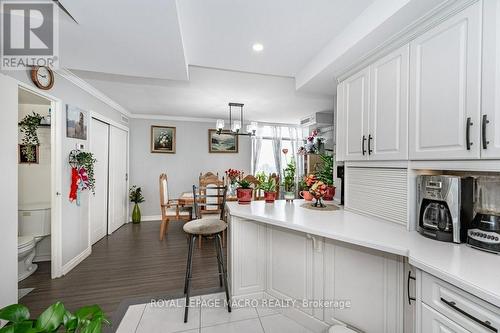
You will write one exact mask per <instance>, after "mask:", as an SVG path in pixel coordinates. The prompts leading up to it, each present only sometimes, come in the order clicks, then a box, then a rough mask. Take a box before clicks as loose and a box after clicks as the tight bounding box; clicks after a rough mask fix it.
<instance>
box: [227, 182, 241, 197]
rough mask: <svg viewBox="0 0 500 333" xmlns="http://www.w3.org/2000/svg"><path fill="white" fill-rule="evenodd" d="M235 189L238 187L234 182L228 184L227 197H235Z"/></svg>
mask: <svg viewBox="0 0 500 333" xmlns="http://www.w3.org/2000/svg"><path fill="white" fill-rule="evenodd" d="M237 187H238V184H237V183H236V182H234V183H231V184H229V186H228V188H227V195H228V196H229V197H235V196H236V188H237Z"/></svg>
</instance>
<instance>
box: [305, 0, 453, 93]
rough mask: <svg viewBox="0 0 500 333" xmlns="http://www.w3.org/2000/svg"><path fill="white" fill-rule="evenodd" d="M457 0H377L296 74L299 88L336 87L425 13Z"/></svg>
mask: <svg viewBox="0 0 500 333" xmlns="http://www.w3.org/2000/svg"><path fill="white" fill-rule="evenodd" d="M455 2H457V1H456V0H376V1H375V2H374V3H373V4H371V6H369V7H368V8H367V9H366V10H365V11H364V12H363V13H362V14H361V15H360V16H358V17H357V18H356V19H355V20H354V21H353V22H351V23H350V24H349V25H348V26H347V27H346V28H345V29H344V30H343V31H342V33H341V34H339V35H338V36H336V37H335V38H333V39H332V40H331V41H330V42H329V43H328V44H327V45H326V46H325V47H324V48H323V49H322V51H321V52H319V53H318V54H317V55H316V56H315V57H314V58H313V59H312V60H311V61H310V62H309V63H308V64H307V65H306V66H305V67H304V68H303V69H302V70H301V71H300V72H299V73H298V74H297V76H296V85H297V89H299V90H300V91H315V92H324V93H326V92H329V93H331V92H332V91H335V87H336V85H337V84H336V82H335V81H336V77H337V76H338V75H339V74H342V72H343V71H345V70H347V69H348V68H349V67H351V66H353V65H354V64H355V63H357V62H359V61H360V60H362V59H363V58H364V57H366V55H367V54H369V53H372V52H374V50H377V49H379V48H380V46H381V45H385V44H386V43H387V42H388V41H389V40H391V38H394V37H395V36H397V35H398V34H400V33H401V32H402V31H404V30H405V29H408V27H410V26H412V24H413V23H414V22H417V21H418V20H420V19H421V18H423V17H426V16H427V14H428V13H431V12H433V11H435V10H437V9H438V8H441V7H443V4H444V3H455Z"/></svg>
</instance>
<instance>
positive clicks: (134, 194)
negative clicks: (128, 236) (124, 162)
mask: <svg viewBox="0 0 500 333" xmlns="http://www.w3.org/2000/svg"><path fill="white" fill-rule="evenodd" d="M129 198H130V201H131V202H133V203H134V210H133V211H132V223H141V209H140V208H139V204H140V203H142V202H144V196H143V195H142V189H141V188H140V187H137V186H136V185H134V186H132V187H131V188H130V191H129Z"/></svg>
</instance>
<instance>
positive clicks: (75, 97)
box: [0, 71, 127, 300]
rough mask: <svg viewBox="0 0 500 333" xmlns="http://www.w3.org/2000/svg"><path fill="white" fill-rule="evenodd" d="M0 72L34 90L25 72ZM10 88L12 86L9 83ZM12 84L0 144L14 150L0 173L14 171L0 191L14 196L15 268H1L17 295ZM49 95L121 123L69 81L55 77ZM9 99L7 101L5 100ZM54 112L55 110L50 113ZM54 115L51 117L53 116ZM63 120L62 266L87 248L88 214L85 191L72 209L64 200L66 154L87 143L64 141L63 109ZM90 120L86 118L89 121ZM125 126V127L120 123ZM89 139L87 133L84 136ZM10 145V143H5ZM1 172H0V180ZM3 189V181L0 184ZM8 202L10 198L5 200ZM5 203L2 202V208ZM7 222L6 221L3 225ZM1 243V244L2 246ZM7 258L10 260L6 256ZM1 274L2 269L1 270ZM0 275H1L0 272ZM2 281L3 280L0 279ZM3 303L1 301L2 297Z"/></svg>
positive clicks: (67, 183) (1, 102)
mask: <svg viewBox="0 0 500 333" xmlns="http://www.w3.org/2000/svg"><path fill="white" fill-rule="evenodd" d="M0 73H2V74H5V75H7V76H10V77H12V78H14V79H16V80H17V81H20V82H23V83H25V84H27V85H29V86H31V87H33V89H34V90H35V91H36V90H37V88H35V87H34V85H33V84H32V83H31V79H30V77H29V72H28V71H1V72H0ZM11 85H12V83H11ZM14 85H15V91H16V93H15V96H16V101H15V110H14V111H13V115H12V116H13V117H15V119H13V120H12V121H11V122H10V123H9V121H8V119H6V121H4V119H3V118H2V122H1V123H0V133H1V135H2V138H5V137H6V136H7V135H10V136H11V137H12V138H10V137H9V140H10V141H9V140H6V139H3V140H2V145H5V144H6V145H8V149H9V151H10V150H12V149H14V151H15V156H14V159H13V160H12V161H9V159H7V160H5V162H4V156H2V171H3V170H4V169H3V168H4V167H5V168H7V169H8V168H15V173H14V172H9V173H10V175H9V182H12V184H11V183H7V184H6V186H5V187H4V188H3V190H2V191H1V192H2V195H4V193H8V195H9V198H10V197H12V196H13V197H15V200H16V202H15V204H14V203H13V202H12V203H11V205H10V206H9V207H11V208H9V210H11V209H12V210H13V211H14V212H13V214H14V216H15V218H14V219H12V222H8V223H14V224H15V228H16V229H15V231H16V232H15V245H16V246H15V247H16V249H15V253H16V255H15V260H16V262H15V266H16V268H14V267H13V266H12V267H11V265H7V266H6V267H5V269H6V270H7V271H13V270H15V271H16V283H15V287H14V286H13V288H15V291H16V293H17V185H18V184H17V167H18V165H17V127H18V126H17V82H15V81H14ZM47 93H48V94H50V95H51V96H54V97H55V98H58V99H60V100H61V101H62V103H64V104H72V105H75V106H78V107H79V108H81V109H83V110H87V111H94V112H97V113H99V114H101V115H103V116H105V117H107V118H109V119H111V120H113V121H116V122H118V123H122V120H121V114H120V113H119V112H118V111H116V110H115V109H113V108H112V107H110V106H108V105H107V104H105V103H103V102H102V101H101V100H99V99H97V98H95V97H94V96H92V95H90V94H89V93H87V92H86V91H84V90H83V89H81V88H80V87H78V86H76V85H75V84H73V83H71V82H70V81H68V80H66V79H64V78H63V77H61V76H59V75H58V74H56V78H55V84H54V87H53V88H52V89H51V90H50V91H48V92H47ZM9 100H10V98H9ZM6 103H7V101H6V99H3V98H0V110H2V117H5V116H4V115H3V114H4V113H5V112H4V111H3V110H7V108H8V107H9V106H8V105H7V104H6ZM54 112H55V111H54ZM53 116H54V115H53ZM62 119H63V121H62V122H61V123H60V124H58V125H57V126H58V127H59V130H60V131H61V133H62V138H61V141H62V142H61V148H62V170H61V171H62V172H61V175H60V177H61V182H62V186H61V195H62V264H63V265H65V264H68V263H69V262H70V261H71V260H72V259H74V258H75V257H77V256H79V255H80V254H81V253H83V252H84V251H86V250H87V249H88V248H89V239H88V230H89V214H88V192H85V194H84V196H83V198H82V205H81V206H79V207H78V206H76V205H75V204H74V203H70V202H69V200H68V195H69V189H70V182H71V167H70V166H69V164H68V154H69V152H70V151H71V150H72V149H74V148H75V145H76V143H77V142H83V143H84V144H85V145H86V146H87V147H88V140H86V141H81V140H75V139H70V138H66V113H65V108H63V117H62ZM89 121H90V119H89ZM124 125H127V124H124ZM88 134H89V136H90V135H91V133H90V132H89V133H88ZM9 142H10V143H9ZM4 174H5V173H4V172H2V177H3V175H4ZM12 175H16V176H15V177H12ZM2 186H3V182H2ZM9 200H10V199H9ZM5 202H8V201H4V200H2V205H3V204H4V203H5ZM4 221H10V220H9V219H7V220H4ZM6 223H7V222H6ZM4 229H5V227H2V230H1V231H2V232H0V234H2V235H3V231H4ZM3 245H4V244H3V242H2V245H0V246H3ZM0 253H2V257H3V256H4V253H6V252H3V251H0ZM9 259H10V257H9ZM2 271H3V270H2ZM0 274H1V273H0ZM0 280H1V281H3V279H0ZM2 300H3V298H2Z"/></svg>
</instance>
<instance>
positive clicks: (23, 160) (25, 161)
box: [19, 144, 40, 164]
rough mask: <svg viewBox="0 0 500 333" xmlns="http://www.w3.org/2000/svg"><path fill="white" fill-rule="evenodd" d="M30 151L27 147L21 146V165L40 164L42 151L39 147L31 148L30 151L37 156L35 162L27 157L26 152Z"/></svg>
mask: <svg viewBox="0 0 500 333" xmlns="http://www.w3.org/2000/svg"><path fill="white" fill-rule="evenodd" d="M27 150H28V146H27V145H22V144H20V145H19V164H39V163H40V160H39V157H40V149H39V146H31V147H30V150H31V151H32V152H33V153H34V154H35V156H34V157H35V159H34V160H31V161H30V160H29V159H28V156H27V155H26V152H27Z"/></svg>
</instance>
